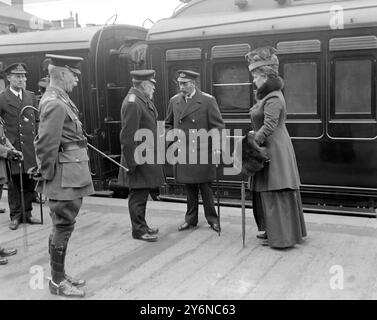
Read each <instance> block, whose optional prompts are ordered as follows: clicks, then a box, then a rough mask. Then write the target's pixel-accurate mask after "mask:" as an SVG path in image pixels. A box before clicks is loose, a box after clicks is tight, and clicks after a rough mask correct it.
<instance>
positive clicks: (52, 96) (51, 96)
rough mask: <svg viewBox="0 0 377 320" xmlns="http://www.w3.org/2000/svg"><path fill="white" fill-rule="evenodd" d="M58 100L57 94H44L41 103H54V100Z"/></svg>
mask: <svg viewBox="0 0 377 320" xmlns="http://www.w3.org/2000/svg"><path fill="white" fill-rule="evenodd" d="M57 98H58V96H57V94H56V93H55V92H54V93H51V94H49V95H46V94H44V95H43V97H42V99H41V103H44V102H49V101H52V100H56V99H57Z"/></svg>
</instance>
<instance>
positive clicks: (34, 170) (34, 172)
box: [27, 167, 43, 181]
mask: <svg viewBox="0 0 377 320" xmlns="http://www.w3.org/2000/svg"><path fill="white" fill-rule="evenodd" d="M27 174H28V175H29V176H30V177H31V178H33V180H35V181H41V180H43V178H42V174H41V173H40V172H39V169H38V167H32V168H30V169H29V170H28V171H27Z"/></svg>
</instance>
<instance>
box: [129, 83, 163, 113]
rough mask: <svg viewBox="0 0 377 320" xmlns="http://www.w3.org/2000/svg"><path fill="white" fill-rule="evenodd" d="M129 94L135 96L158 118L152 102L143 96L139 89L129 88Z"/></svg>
mask: <svg viewBox="0 0 377 320" xmlns="http://www.w3.org/2000/svg"><path fill="white" fill-rule="evenodd" d="M129 93H130V94H134V95H135V96H137V97H138V98H139V99H140V100H141V101H143V102H144V103H145V104H146V105H147V106H148V108H149V109H150V110H151V111H153V112H154V114H155V115H156V118H157V116H158V114H157V109H156V107H155V106H154V104H153V102H152V101H151V100H150V99H149V98H148V97H146V96H145V94H144V93H143V92H141V91H140V90H139V89H136V88H131V89H130V92H129Z"/></svg>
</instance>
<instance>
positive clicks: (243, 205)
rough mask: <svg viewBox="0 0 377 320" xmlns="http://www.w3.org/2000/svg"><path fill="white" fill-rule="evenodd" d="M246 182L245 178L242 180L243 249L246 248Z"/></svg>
mask: <svg viewBox="0 0 377 320" xmlns="http://www.w3.org/2000/svg"><path fill="white" fill-rule="evenodd" d="M245 201H246V199H245V182H244V181H243V178H242V181H241V205H242V209H241V211H242V245H243V248H245V220H246V218H245Z"/></svg>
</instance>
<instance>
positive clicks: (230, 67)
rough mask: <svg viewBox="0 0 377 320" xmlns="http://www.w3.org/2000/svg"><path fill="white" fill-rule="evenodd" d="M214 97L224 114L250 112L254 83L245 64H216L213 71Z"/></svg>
mask: <svg viewBox="0 0 377 320" xmlns="http://www.w3.org/2000/svg"><path fill="white" fill-rule="evenodd" d="M213 86H214V95H215V97H216V100H217V103H218V104H219V107H220V110H221V111H223V112H248V111H249V108H250V106H251V104H252V101H250V96H251V92H252V83H251V81H250V74H249V71H248V69H247V68H246V66H245V62H243V61H242V62H238V63H237V62H231V63H216V64H214V69H213Z"/></svg>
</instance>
